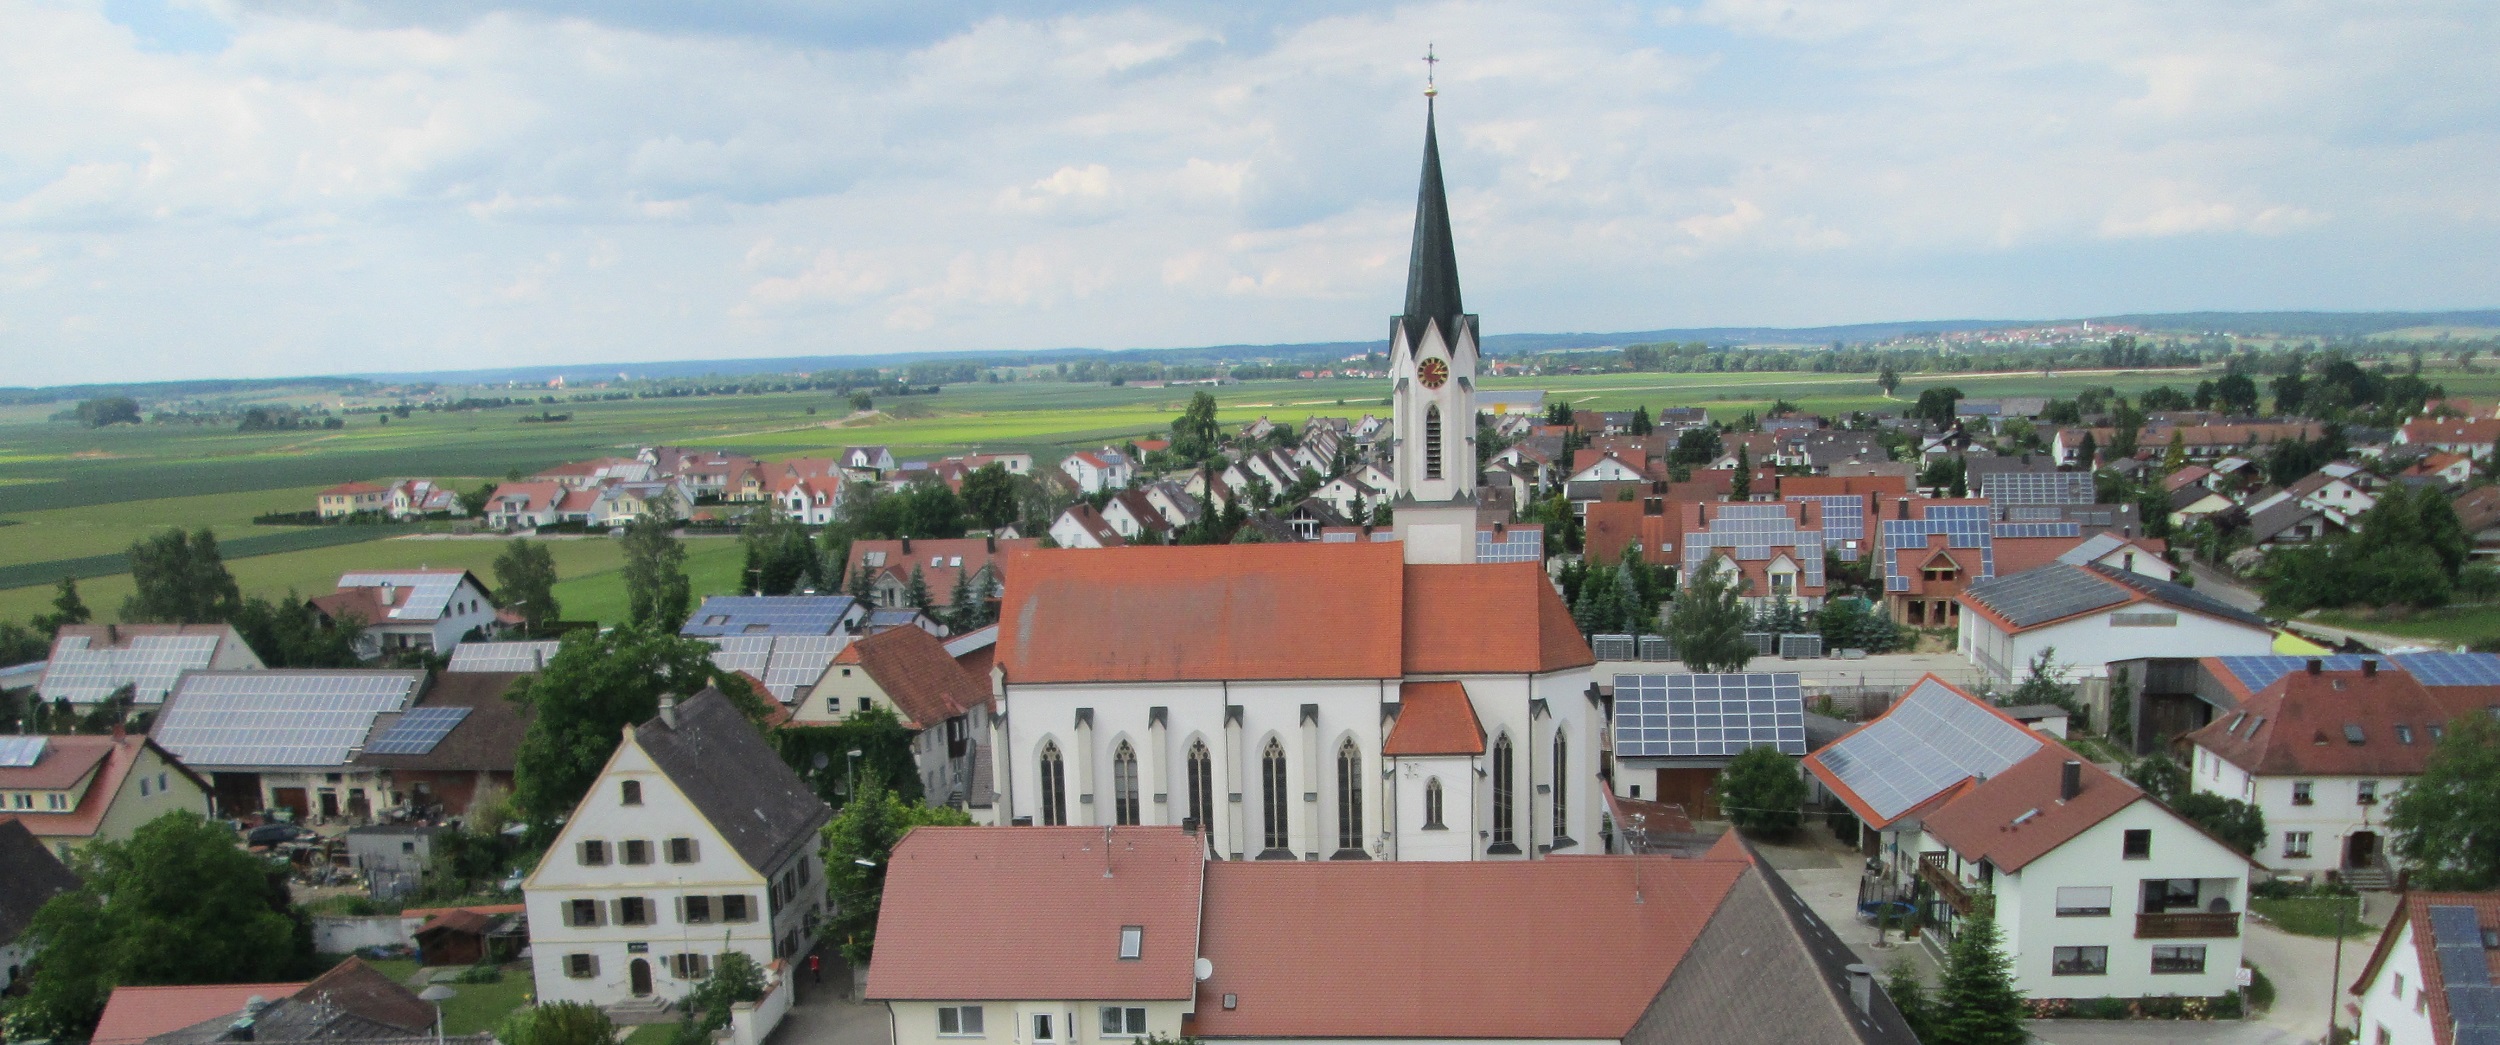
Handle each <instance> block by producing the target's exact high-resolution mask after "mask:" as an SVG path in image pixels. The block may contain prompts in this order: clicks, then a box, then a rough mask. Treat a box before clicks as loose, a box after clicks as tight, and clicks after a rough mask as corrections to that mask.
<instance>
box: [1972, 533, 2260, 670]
mask: <svg viewBox="0 0 2500 1045" xmlns="http://www.w3.org/2000/svg"><path fill="white" fill-rule="evenodd" d="M2119 554H2121V555H2123V554H2125V553H2124V552H2123V551H2121V552H2119ZM2143 558H2144V556H2141V555H2139V556H2138V561H2139V562H2141V561H2142V560H2143ZM1958 598H1959V601H1960V602H1961V604H1962V606H1963V607H1965V610H1966V611H1965V612H1964V613H1963V614H1962V615H1961V617H1962V621H1961V636H1960V644H1959V645H1960V648H1961V650H1962V651H1963V654H1964V655H1965V656H1967V657H1969V658H1970V660H1971V663H1972V664H1974V665H1977V666H1978V668H1979V670H1981V671H1982V672H1985V673H1986V674H1987V677H1988V678H1990V679H1992V680H1994V681H1995V682H1997V683H2000V684H2011V683H2013V682H2015V681H2018V680H2019V679H2021V678H2024V677H2027V675H2028V672H2029V670H2030V665H2031V664H2032V663H2033V661H2034V660H2035V659H2036V658H2038V657H2039V655H2040V654H2041V653H2042V652H2043V651H2045V650H2049V649H2055V650H2056V662H2057V664H2058V666H2059V667H2061V668H2064V669H2065V670H2066V671H2067V672H2068V673H2069V674H2070V675H2071V676H2072V677H2076V678H2080V679H2085V680H2090V681H2093V682H2094V683H2096V684H2097V682H2098V681H2099V680H2103V679H2106V678H2107V677H2108V674H2109V670H2108V665H2109V662H2110V661H2114V660H2137V659H2141V658H2145V657H2179V658H2185V659H2193V658H2196V657H2227V656H2235V655H2247V656H2260V655H2264V654H2268V653H2272V652H2273V651H2274V631H2273V629H2272V628H2271V627H2270V626H2269V625H2268V624H2267V623H2266V619H2265V618H2263V617H2260V616H2258V615H2256V614H2254V613H2250V612H2248V611H2247V610H2243V609H2240V608H2238V607H2235V606H2231V605H2229V604H2227V603H2224V602H2222V601H2221V600H2218V599H2215V598H2214V597H2212V596H2210V595H2206V594H2204V593H2202V592H2199V591H2197V590H2195V589H2193V588H2188V587H2185V586H2182V585H2178V584H2173V583H2171V582H2169V581H2164V580H2157V579H2155V578H2153V577H2150V576H2147V575H2145V574H2142V573H2135V572H2130V571H2128V570H2124V569H2119V568H2116V567H2112V566H2110V565H2107V564H2105V563H2102V562H2099V561H2094V562H2090V563H2086V564H2083V565H2075V564H2072V563H2066V562H2057V563H2052V564H2050V565H2047V566H2042V567H2040V568H2038V569H2034V570H2025V571H2023V572H2021V573H2017V574H2012V575H2009V576H2002V577H1991V578H1988V579H1986V580H1980V581H1973V582H1971V585H1970V587H1968V588H1966V589H1964V590H1963V592H1962V594H1961V595H1960V596H1959V597H1958Z"/></svg>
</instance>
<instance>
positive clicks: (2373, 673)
mask: <svg viewBox="0 0 2500 1045" xmlns="http://www.w3.org/2000/svg"><path fill="white" fill-rule="evenodd" d="M2361 677H2362V678H2365V679H2370V678H2377V677H2378V662H2377V661H2375V660H2364V661H2362V662H2361Z"/></svg>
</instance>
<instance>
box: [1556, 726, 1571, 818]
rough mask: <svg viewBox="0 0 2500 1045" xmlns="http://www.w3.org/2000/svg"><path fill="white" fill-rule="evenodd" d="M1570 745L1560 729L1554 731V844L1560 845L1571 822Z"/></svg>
mask: <svg viewBox="0 0 2500 1045" xmlns="http://www.w3.org/2000/svg"><path fill="white" fill-rule="evenodd" d="M1570 768H1571V747H1570V744H1569V743H1568V742H1567V741H1565V740H1564V739H1563V733H1562V730H1560V729H1556V730H1555V731H1554V844H1555V845H1561V844H1563V840H1564V839H1566V838H1568V837H1570V835H1569V834H1568V833H1567V832H1565V831H1564V830H1563V828H1565V827H1566V826H1568V825H1569V824H1570V823H1571V802H1570V799H1569V797H1568V794H1569V792H1568V788H1569V784H1570V780H1571V773H1570Z"/></svg>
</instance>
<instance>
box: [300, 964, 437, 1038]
mask: <svg viewBox="0 0 2500 1045" xmlns="http://www.w3.org/2000/svg"><path fill="white" fill-rule="evenodd" d="M295 998H296V999H297V1000H299V1001H308V1002H313V1001H317V1002H323V1003H326V1004H327V1005H329V1006H330V1007H332V1008H337V1009H344V1010H346V1011H348V1012H351V1013H354V1014H356V1015H358V1016H362V1017H364V1018H365V1019H368V1020H372V1021H373V1022H375V1023H380V1024H384V1025H387V1026H392V1027H397V1028H399V1029H401V1030H409V1031H415V1030H423V1029H426V1028H429V1027H432V1026H433V1025H434V1006H433V1005H432V1004H430V1003H428V1002H427V1001H425V1000H424V999H422V998H419V997H417V996H416V994H415V992H412V991H410V990H409V989H408V988H406V987H403V986H400V984H399V982H398V981H396V980H393V979H391V978H390V977H388V976H385V975H383V974H382V970H380V969H376V968H374V967H373V966H370V965H367V964H365V963H364V962H363V961H361V960H359V959H356V958H349V959H347V960H346V961H343V962H340V963H338V964H337V965H335V966H332V967H331V969H330V971H328V972H325V973H322V974H321V975H319V976H315V977H313V980H312V982H311V983H307V984H305V985H304V989H303V990H300V991H297V992H295Z"/></svg>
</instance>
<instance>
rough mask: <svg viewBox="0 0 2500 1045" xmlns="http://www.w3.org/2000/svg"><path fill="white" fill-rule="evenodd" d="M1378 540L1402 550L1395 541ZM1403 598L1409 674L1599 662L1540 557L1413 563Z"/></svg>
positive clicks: (1542, 669)
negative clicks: (1449, 563)
mask: <svg viewBox="0 0 2500 1045" xmlns="http://www.w3.org/2000/svg"><path fill="white" fill-rule="evenodd" d="M1333 547H1358V546H1357V545H1335V546H1333ZM1376 547H1380V548H1386V549H1389V554H1390V555H1392V556H1395V555H1398V554H1400V552H1399V550H1398V546H1397V544H1395V543H1394V542H1389V543H1382V544H1379V545H1376ZM1405 603H1406V612H1405V627H1404V629H1403V630H1404V635H1405V647H1406V648H1405V658H1404V660H1405V669H1406V672H1407V673H1409V674H1425V675H1441V674H1452V675H1454V674H1464V673H1479V672H1491V673H1504V674H1508V673H1519V674H1533V673H1537V672H1546V671H1560V670H1562V669H1564V668H1579V667H1587V666H1589V665H1591V664H1595V663H1597V655H1596V654H1595V653H1592V652H1590V651H1589V644H1588V641H1587V640H1586V639H1583V638H1581V637H1580V626H1579V625H1577V624H1574V623H1572V620H1571V610H1570V608H1569V607H1567V606H1564V605H1563V601H1562V594H1561V593H1560V592H1557V591H1555V590H1554V584H1553V582H1552V581H1550V580H1547V579H1546V577H1545V567H1544V565H1543V564H1541V563H1534V562H1500V563H1476V564H1472V565H1465V566H1408V567H1406V600H1405ZM1301 677H1304V678H1325V677H1328V676H1322V675H1306V676H1301Z"/></svg>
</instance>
